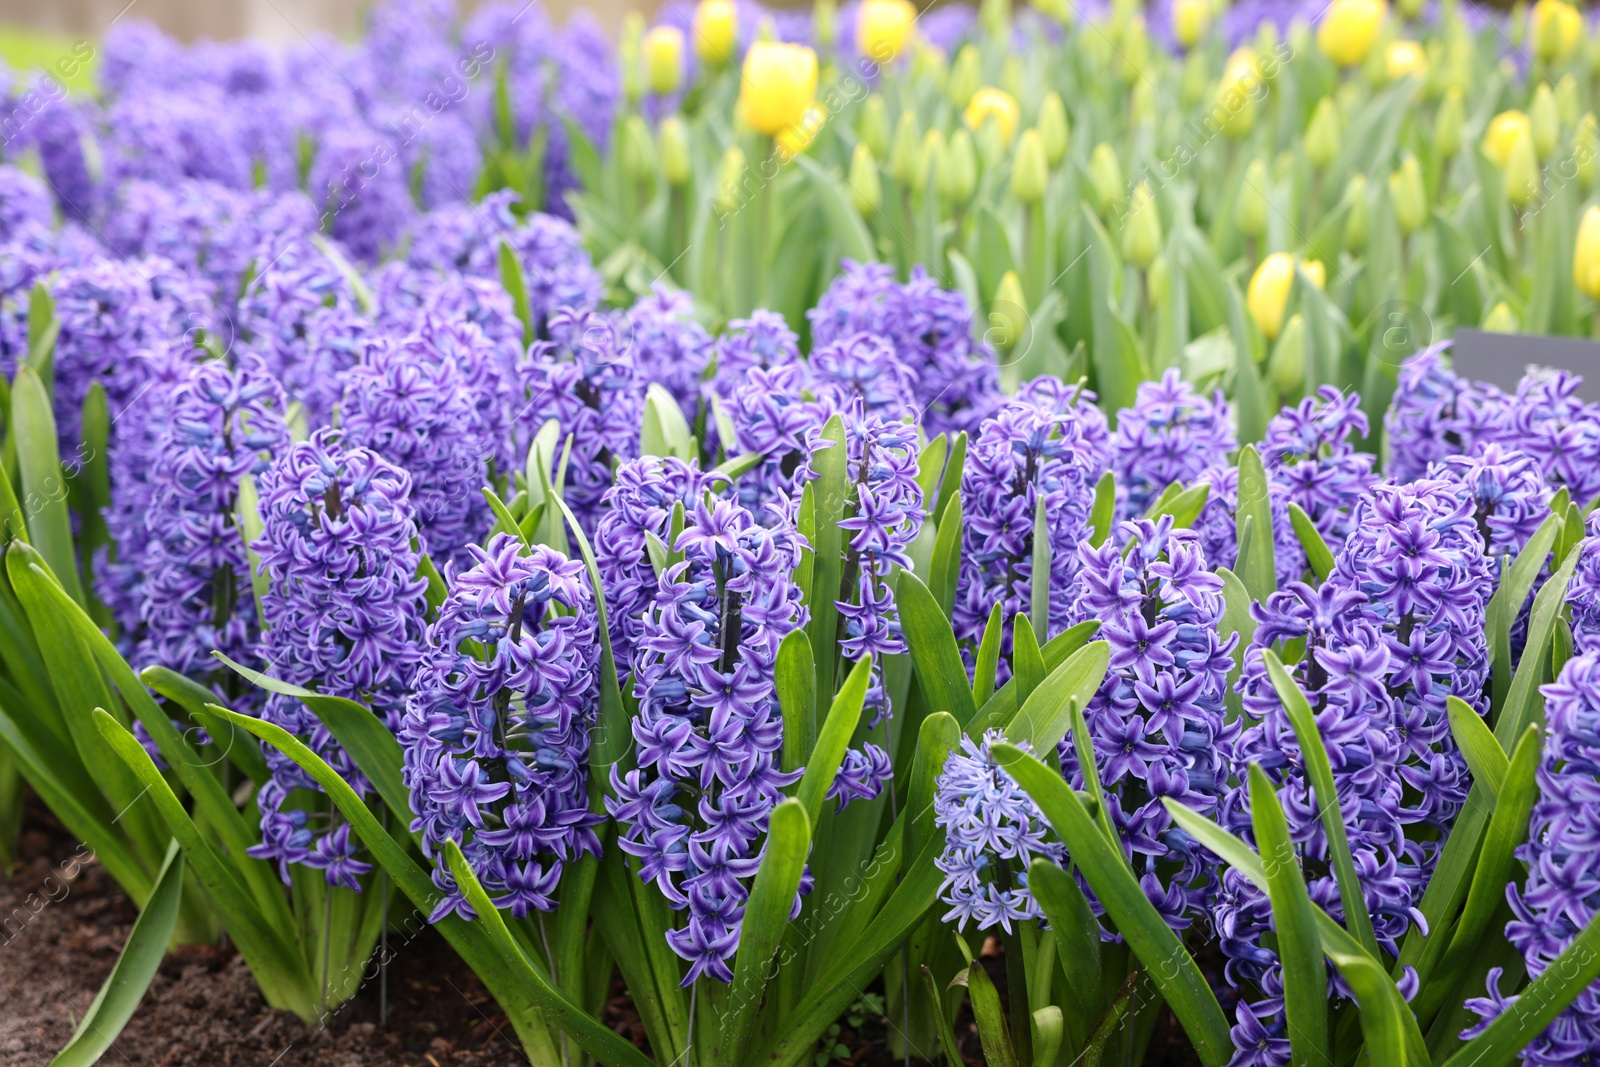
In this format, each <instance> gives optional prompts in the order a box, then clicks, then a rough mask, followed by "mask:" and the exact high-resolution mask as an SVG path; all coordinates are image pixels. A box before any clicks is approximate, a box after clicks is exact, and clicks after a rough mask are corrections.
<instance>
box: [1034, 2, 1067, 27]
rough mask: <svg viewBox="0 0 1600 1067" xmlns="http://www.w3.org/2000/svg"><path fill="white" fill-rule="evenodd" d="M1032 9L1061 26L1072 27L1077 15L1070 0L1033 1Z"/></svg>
mask: <svg viewBox="0 0 1600 1067" xmlns="http://www.w3.org/2000/svg"><path fill="white" fill-rule="evenodd" d="M1033 9H1034V10H1035V11H1037V12H1039V14H1041V15H1043V16H1045V17H1046V18H1048V19H1051V20H1052V21H1054V22H1056V23H1057V24H1058V25H1061V26H1070V25H1072V20H1073V17H1074V16H1075V15H1076V14H1077V11H1076V10H1075V9H1074V8H1073V6H1072V0H1033Z"/></svg>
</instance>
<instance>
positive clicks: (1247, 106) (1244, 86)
mask: <svg viewBox="0 0 1600 1067" xmlns="http://www.w3.org/2000/svg"><path fill="white" fill-rule="evenodd" d="M1265 91H1266V84H1265V79H1264V78H1263V77H1262V75H1261V60H1260V59H1259V58H1257V56H1256V54H1255V52H1253V51H1251V50H1250V49H1249V48H1240V49H1238V50H1237V51H1235V52H1234V53H1233V55H1231V56H1229V57H1228V62H1227V64H1226V65H1225V66H1224V67H1223V69H1222V82H1221V83H1220V85H1219V86H1218V89H1217V105H1216V108H1215V109H1213V111H1212V117H1213V119H1214V120H1215V121H1217V122H1219V123H1220V124H1221V126H1222V132H1223V133H1226V134H1227V135H1228V136H1229V137H1236V138H1239V137H1247V136H1249V134H1250V131H1251V130H1253V129H1254V128H1255V124H1256V102H1257V100H1258V99H1259V98H1260V97H1261V96H1262V95H1263V94H1264V93H1265Z"/></svg>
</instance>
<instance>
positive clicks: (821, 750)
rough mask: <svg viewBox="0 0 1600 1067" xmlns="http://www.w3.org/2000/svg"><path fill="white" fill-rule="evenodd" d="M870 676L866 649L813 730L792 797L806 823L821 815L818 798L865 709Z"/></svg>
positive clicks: (830, 784)
mask: <svg viewBox="0 0 1600 1067" xmlns="http://www.w3.org/2000/svg"><path fill="white" fill-rule="evenodd" d="M871 680H872V656H871V654H870V653H869V654H868V655H865V656H863V657H861V658H860V659H859V660H857V661H856V665H855V667H853V668H852V669H851V671H850V675H849V677H847V678H846V679H845V682H844V685H843V686H841V687H840V688H839V694H838V695H837V696H836V697H834V698H833V706H832V707H831V708H830V709H828V718H827V720H826V721H824V722H823V724H822V731H821V732H820V733H818V734H817V747H816V748H815V749H813V750H812V753H811V758H810V759H808V760H807V761H806V772H805V776H804V777H802V778H801V779H800V785H799V787H798V788H797V789H796V790H795V799H797V800H799V801H800V803H801V805H802V806H803V807H804V808H805V813H806V818H807V822H806V825H807V826H815V825H816V823H817V820H818V819H820V818H821V817H822V801H823V799H824V798H825V797H826V796H827V794H828V790H829V789H831V788H832V787H833V780H834V778H835V777H836V776H837V775H838V773H839V765H840V764H842V763H843V762H844V754H845V751H846V750H847V749H849V747H850V738H851V737H852V736H853V735H854V734H855V732H856V727H857V726H858V725H860V723H861V716H862V714H863V713H864V711H865V710H866V709H865V706H864V704H865V701H866V696H867V685H868V683H869V682H870V681H871Z"/></svg>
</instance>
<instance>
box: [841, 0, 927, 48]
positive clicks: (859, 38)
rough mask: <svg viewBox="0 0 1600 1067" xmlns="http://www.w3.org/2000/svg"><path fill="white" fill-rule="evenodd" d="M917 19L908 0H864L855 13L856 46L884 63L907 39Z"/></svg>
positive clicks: (915, 10)
mask: <svg viewBox="0 0 1600 1067" xmlns="http://www.w3.org/2000/svg"><path fill="white" fill-rule="evenodd" d="M916 21H917V9H916V7H915V6H913V5H912V3H911V0H864V2H863V3H862V5H861V10H860V11H859V12H857V14H856V48H857V49H858V50H859V51H860V52H861V54H862V55H863V56H865V57H866V58H868V59H871V60H872V61H873V62H875V63H887V62H889V61H890V60H891V59H894V58H895V57H896V56H898V55H899V54H900V52H901V51H902V50H903V49H904V48H905V47H906V45H907V44H908V43H910V41H911V37H912V34H913V33H914V32H915V27H916Z"/></svg>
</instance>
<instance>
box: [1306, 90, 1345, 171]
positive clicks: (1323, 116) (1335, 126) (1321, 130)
mask: <svg viewBox="0 0 1600 1067" xmlns="http://www.w3.org/2000/svg"><path fill="white" fill-rule="evenodd" d="M1340 125H1341V124H1340V122H1339V109H1338V108H1337V107H1335V106H1334V104H1333V97H1331V96H1325V97H1323V98H1322V99H1321V100H1319V101H1317V109H1316V110H1315V111H1313V112H1312V113H1311V124H1310V125H1309V126H1307V127H1306V158H1307V159H1308V160H1310V161H1311V165H1312V166H1313V167H1316V168H1317V169H1318V170H1321V169H1322V168H1323V167H1326V166H1327V165H1328V164H1329V163H1332V162H1333V160H1334V158H1335V157H1336V156H1337V155H1338V154H1339V136H1340V129H1339V127H1340Z"/></svg>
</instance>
